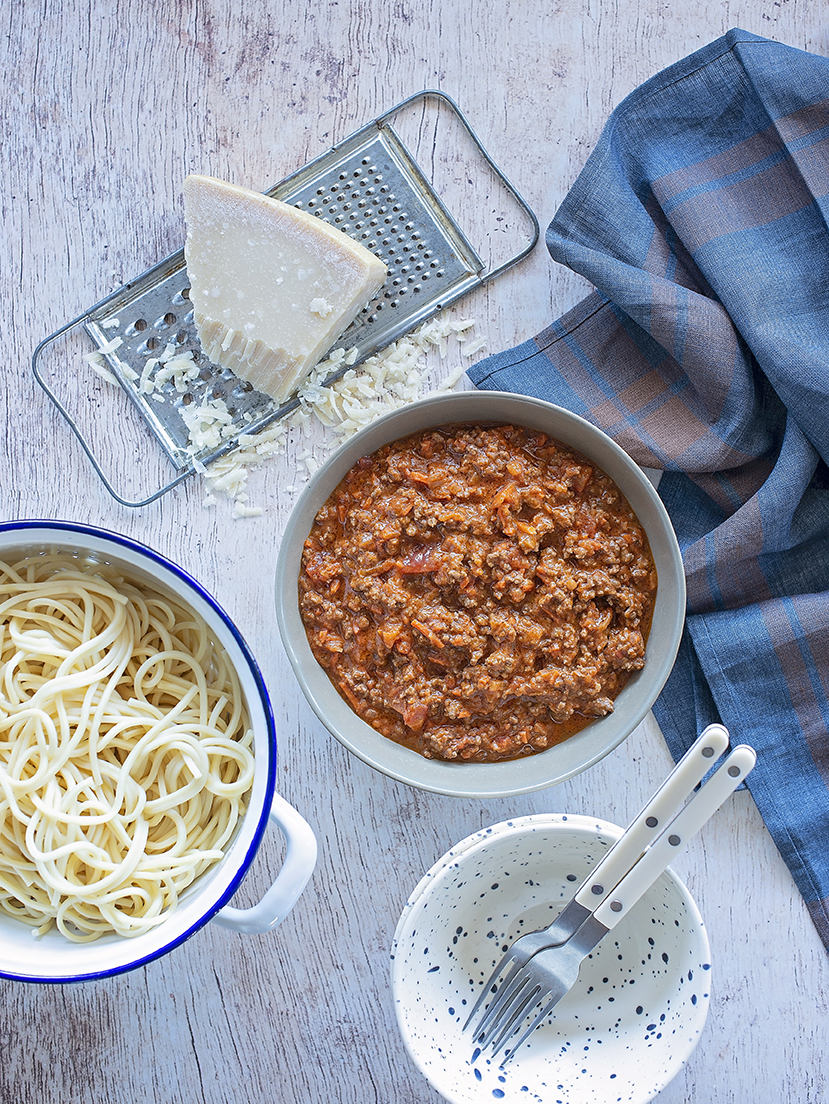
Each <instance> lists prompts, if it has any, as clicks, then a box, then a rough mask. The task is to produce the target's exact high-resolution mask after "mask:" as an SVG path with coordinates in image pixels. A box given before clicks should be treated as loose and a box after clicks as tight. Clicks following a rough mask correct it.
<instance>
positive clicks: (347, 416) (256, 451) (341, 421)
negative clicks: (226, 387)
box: [86, 311, 486, 518]
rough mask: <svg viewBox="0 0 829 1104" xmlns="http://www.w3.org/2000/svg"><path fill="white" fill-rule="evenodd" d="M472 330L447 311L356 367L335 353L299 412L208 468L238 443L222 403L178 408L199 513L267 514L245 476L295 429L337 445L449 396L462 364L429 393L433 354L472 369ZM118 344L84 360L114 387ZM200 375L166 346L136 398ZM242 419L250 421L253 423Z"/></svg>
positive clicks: (350, 356) (311, 465)
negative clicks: (110, 358)
mask: <svg viewBox="0 0 829 1104" xmlns="http://www.w3.org/2000/svg"><path fill="white" fill-rule="evenodd" d="M474 327H475V323H474V321H472V320H471V319H457V318H454V317H453V316H452V314H451V312H449V311H446V312H444V314H442V315H440V316H438V317H437V318H435V319H433V320H431V321H429V322H426V323H424V324H423V325H422V326H420V327H419V328H418V329H417V330H414V331H412V333H410V334H407V335H405V336H404V337H402V338H400V339H398V340H397V341H395V342H393V343H392V344H391V345H389V346H387V347H386V348H385V349H383V350H382V351H381V352H379V353H377V354H375V355H374V356H371V357H369V358H368V359H366V360H364V361H363V362H362V363H360V364H359V365H354V361H355V359H356V350H351V351H350V352H349V353H346V352H345V350H343V349H336V350H335V351H334V352H332V353H331V354H330V356H329V357H328V358H327V359H326V360H324V361H321V362H320V363H319V364H318V365H317V366H316V368H315V369H314V370H313V372H312V373H311V375H310V377H309V378H308V379H307V380H306V382H305V383H304V384H303V386H302V387H301V388H300V390H299V392H298V394H297V398H298V400H299V405H298V406H297V408H296V409H295V410H293V411H292V412H291V413H290V414H287V415H286V416H285V417H283V418H281V419H280V420H279V421H276V422H274V423H273V424H272V425H270V426H268V427H266V428H265V429H263V430H261V431H260V432H258V433H256V434H246V433H241V434H239V436H238V438H237V447H235V448H234V449H233V451H232V452H229V453H228V454H227V455H226V456H224V457H221V458H220V459H218V460H215V461H213V462H212V463H211V464H210V466H209V467H206V466H205V465H204V464H203V463H202V462H201V461H200V460H199V456H200V455H203V454H204V452H205V451H207V450H212V449H215V448H218V447H220V446H221V445H222V444H223V443H224V442H225V441H227V440H229V439H230V438H232V437H236V435H237V434H238V432H239V426H238V424H236V423H235V422H234V420H233V417H232V416H231V414H230V413H229V411H228V409H227V405H226V404H225V402H224V401H223V400H222V399H216V398H211V399H205V400H203V401H202V402H201V403H200V404H199V405H196V404H194V403H191V404H190V405H189V406H182V407H181V411H180V412H181V415H182V418H183V419H184V422H185V425H186V426H187V430H188V434H189V443H188V451H189V453H190V455H191V457H192V463H193V467H194V469H195V471H196V472H198V473H199V474H200V475H201V476H202V478H203V480H204V483H205V487H206V495H205V499H204V505H205V506H207V507H209V506H214V505H215V504H216V502H217V500H218V497H225V498H228V499H230V500H231V501H232V503H233V516H234V518H245V517H258V516H260V515H261V514H262V513H263V512H264V511H263V509H262V507H260V506H252V505H251V504H250V503H249V497H248V491H247V483H248V476H249V474H250V472H251V471H253V470H254V469H256V468H258V467H260V466H261V465H262V464H264V463H266V462H267V461H268V460H270V459H272V458H273V457H275V456H278V455H283V454H284V453H285V452H286V450H287V446H288V442H289V440H290V438H291V436H292V433H293V432H294V431H296V430H297V429H299V430H301V431H302V430H308V429H309V428H310V427H311V426H312V425H314V424H321V425H322V426H324V427H325V429H326V430H327V431H329V432H330V433H331V434H332V435H333V436H334V438H335V444H339V443H340V442H341V441H343V440H345V439H346V438H347V437H350V436H351V435H352V434H353V433H356V432H357V431H358V430H359V429H362V428H363V426H365V425H368V423H369V422H372V421H374V419H375V418H379V417H380V416H381V415H383V414H387V413H389V411H391V410H395V409H397V408H399V407H401V406H405V405H406V404H407V403H410V402H412V401H414V400H415V399H418V398H421V397H423V396H424V395H425V394H437V393H440V392H445V391H451V390H453V389H454V388H455V387H456V386H457V384H458V383H459V381H460V380H461V377H462V376H463V374H464V371H465V364H464V363H459V364H457V365H456V366H455V367H454V368H453V370H452V371H451V372H450V373H449V374H448V375H447V376H445V377H444V378H443V379H441V380H439V381H438V382H437V383H436V384H435V385H433V384H432V379H431V377H432V376H433V375H434V371H430V367H429V358H430V354H432V353H435V352H436V353H437V354H438V355H439V357H440V360H441V362H442V361H444V360H445V359H446V358H447V356H448V355H449V353H450V352H452V353H453V354H455V355H458V356H460V357H462V358H463V361H465V362H467V363H469V362H470V361H471V358H472V357H474V356H477V355H478V354H479V353H481V352H482V351H483V350H484V349H485V348H486V341H485V340H483V339H482V338H480V337H476V336H474V335H473V332H472V331H473V330H474ZM119 344H120V338H114V339H113V341H111V342H109V344H108V346H107V347H106V348H105V349H100V350H98V351H97V352H95V353H91V354H89V355H88V356H87V358H86V360H87V363H88V364H89V365H90V367H91V368H92V369H93V370H94V371H96V372H97V373H98V374H99V375H101V376H102V377H103V378H104V379H107V380H108V381H109V382H112V383H115V384H117V383H118V380H117V379H116V378H115V376H114V375H113V374H112V373H111V372H110V371H109V370H108V369H107V368H106V366H105V365H104V363H103V361H102V359H101V358H102V355H103V354H104V353H107V352H112V351H114V350H115V349H117V347H118V345H119ZM343 368H344V369H345V371H344V372H343V374H342V375H341V376H340V378H339V379H337V380H335V381H334V382H333V383H331V384H329V385H327V386H326V385H325V383H324V381H325V380H326V379H328V378H329V377H330V376H331V375H332V374H333V373H335V372H338V371H341V370H342V369H343ZM198 374H199V368H198V366H197V365H196V364H195V362H194V360H193V354H192V353H191V352H189V351H187V352H181V351H177V350H176V348H175V346H173V345H168V346H167V347H166V349H165V350H164V351H163V352H162V353H161V354H160V355H159V356H157V357H151V358H150V359H149V360H148V361H147V363H146V365H145V366H144V369H143V371H142V373H141V376H140V378H139V377H138V376H136V375H135V373H132V375H133V376H134V377H135V378H134V382H135V384H136V386H137V387H138V390H139V391H140V392H142V393H143V394H146V395H149V396H151V397H152V398H154V399H156V400H157V401H159V402H163V401H164V398H163V396H162V395H161V394H160V389H161V388H162V387H163V386H164V385H166V384H168V383H169V382H171V381H172V383H173V386H174V387H175V389H176V391H178V392H180V393H185V392H187V391H188V390H189V389H190V386H191V384H192V382H193V380H195V379H196V378H197V377H198ZM246 417H247V418H248V419H249V420H251V419H252V418H253V415H251V414H248V415H246ZM297 462H298V464H299V465H301V468H300V469H299V470H300V471H303V470H304V473H305V474H306V475H307V476H310V475H311V474H313V471H314V470H315V469H316V466H317V465H316V461H315V460H314V457H313V456H312V455H311V453H310V451H306V452H304V453H302V454H301V455H298V456H297ZM297 489H298V488H297V487H296V486H295V485H293V486H289V487H286V488H285V490H286V491H287V492H289V493H291V492H294V491H296V490H297Z"/></svg>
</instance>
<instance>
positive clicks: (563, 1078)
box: [392, 814, 711, 1104]
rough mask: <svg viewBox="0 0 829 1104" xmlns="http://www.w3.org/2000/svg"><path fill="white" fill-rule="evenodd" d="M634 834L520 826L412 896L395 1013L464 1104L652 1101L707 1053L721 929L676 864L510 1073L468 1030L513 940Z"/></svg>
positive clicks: (444, 864) (446, 862) (536, 819)
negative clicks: (700, 1046)
mask: <svg viewBox="0 0 829 1104" xmlns="http://www.w3.org/2000/svg"><path fill="white" fill-rule="evenodd" d="M621 831H622V830H621V829H620V828H618V827H616V825H613V824H608V823H606V822H605V821H601V820H594V819H591V818H589V817H583V816H567V815H563V814H538V815H533V816H525V817H519V818H516V819H515V820H511V821H506V822H505V823H503V824H498V825H495V826H494V827H492V828H486V829H484V830H483V831H481V832H477V833H475V835H473V836H470V837H468V838H467V839H465V840H463V841H462V842H461V843H459V844H458V845H457V846H456V847H453V848H452V850H451V851H449V852H447V854H446V855H444V856H443V858H441V859H440V860H439V861H438V862H437V863H435V865H434V866H433V867H432V868H431V870H429V872H428V873H427V874H426V875H425V876H424V878H423V879H422V880H421V881H420V883H419V884H418V886H417V887H416V889H415V890H414V892H413V894H412V896H411V897H410V898H409V901H408V902H407V904H406V907H405V909H404V910H403V914H402V916H401V917H400V921H399V923H398V925H397V930H396V932H395V936H394V946H393V950H392V989H393V993H394V1001H395V1011H396V1014H397V1020H398V1024H399V1027H400V1031H401V1033H402V1036H403V1041H404V1043H405V1045H406V1049H407V1050H408V1052H409V1054H410V1056H411V1058H412V1060H413V1061H414V1063H415V1064H416V1065H417V1067H418V1068H419V1069H420V1071H421V1072H422V1073H423V1074H424V1076H425V1077H426V1078H427V1079H428V1081H429V1083H430V1084H431V1085H432V1087H433V1088H435V1089H436V1090H437V1091H438V1092H439V1093H441V1094H442V1095H443V1096H444V1097H445V1098H446V1100H448V1101H450V1102H451V1104H482V1102H483V1101H485V1100H490V1099H491V1100H498V1101H504V1102H505V1104H513V1102H514V1104H615V1102H619V1101H624V1102H626V1104H644V1102H646V1101H649V1100H652V1099H653V1097H654V1096H655V1095H656V1094H657V1093H658V1092H659V1091H660V1090H661V1089H663V1088H664V1087H665V1085H667V1084H668V1082H669V1081H670V1080H671V1079H672V1078H673V1077H675V1076H676V1074H677V1073H678V1072H679V1070H680V1069H681V1068H682V1066H683V1064H684V1063H685V1062H686V1061H687V1059H688V1057H689V1056H690V1054H691V1053H692V1051H693V1050H694V1047H695V1046H696V1044H697V1041H698V1039H699V1036H700V1033H701V1032H702V1029H703V1025H704V1024H705V1018H706V1015H707V1012H708V1005H709V992H710V977H711V975H710V960H709V946H708V937H707V935H706V932H705V927H704V925H703V922H702V918H701V917H700V914H699V911H698V910H697V907H696V905H695V904H694V901H693V899H692V898H691V896H690V894H689V893H688V890H687V889H686V888H685V886H684V885H683V883H682V882H681V881H680V880H679V878H677V877H676V875H675V874H673V872H672V871H670V870H668V871H666V872H665V873H664V874H663V875H662V876H661V877H660V878H659V880H658V881H657V882H656V883H655V884H654V886H653V887H652V888H651V889H650V890H649V891H648V893H647V894H646V895H645V896H644V897H643V898H642V900H641V901H640V902H639V903H638V905H636V907H635V908H634V909H633V910H632V911H631V913H630V914H629V916H627V917H626V918H625V919H624V920H622V921H621V922H620V924H619V925H618V927H617V928H615V929H614V930H613V931H612V932H611V933H610V934H609V935H608V936H607V937H606V939H605V940H604V941H603V942H602V943H600V944H599V946H598V947H597V948H596V950H595V951H594V952H593V954H592V955H591V956H590V957H589V958H588V959H586V960H585V962H584V963H583V964H582V967H581V971H580V974H579V978H578V981H577V982H576V985H575V986H574V988H573V989H571V990H570V992H569V993H568V994H567V996H566V997H564V998H563V1000H562V1001H561V1003H560V1004H559V1006H558V1007H557V1009H556V1010H555V1013H554V1015H553V1016H552V1017H551V1018H550V1019H549V1020H548V1021H547V1022H546V1023H545V1024H543V1025H542V1026H541V1027H539V1028H538V1029H537V1030H536V1031H535V1032H534V1034H533V1035H532V1036H531V1037H530V1038H529V1039H528V1040H527V1042H526V1043H525V1044H524V1045H523V1047H521V1049H520V1050H519V1051H518V1052H517V1054H516V1055H515V1057H514V1058H513V1059H512V1061H510V1062H508V1063H507V1065H506V1066H505V1067H504V1069H503V1070H502V1069H499V1068H498V1063H499V1062H500V1057H498V1058H496V1059H494V1060H493V1059H488V1058H487V1057H485V1056H484V1055H482V1054H477V1055H476V1054H475V1052H474V1051H473V1047H472V1045H471V1042H470V1036H469V1033H467V1034H462V1033H461V1029H462V1027H463V1024H464V1022H465V1020H466V1017H467V1015H468V1013H469V1010H470V1009H471V1007H472V1005H473V1004H474V1003H475V1000H476V999H477V997H478V993H479V991H480V986H481V985H483V984H484V982H485V981H486V979H487V978H488V977H489V975H490V973H491V971H492V970H493V969H494V967H495V964H496V963H497V961H498V960H499V959H500V957H501V955H502V954H503V951H504V949H505V947H506V946H507V945H508V944H509V943H511V942H512V941H513V940H514V939H516V938H517V937H518V936H519V935H521V934H523V933H524V932H527V931H532V930H534V929H536V928H540V927H544V926H546V925H547V924H549V923H551V922H552V920H553V919H555V917H556V915H557V914H558V913H559V912H560V910H561V908H562V907H563V905H564V904H565V902H566V901H567V900H569V898H570V897H571V896H572V895H573V892H574V890H575V889H576V887H577V886H578V885H579V883H580V882H581V880H582V878H583V877H584V875H585V874H586V873H587V871H588V870H589V869H590V867H591V866H594V865H595V864H596V863H597V862H598V860H599V859H600V858H601V856H602V855H603V854H604V852H605V851H606V849H607V848H608V847H609V846H610V845H611V844H612V843H613V842H614V840H616V839H617V838H618V837H619V836H620V835H621Z"/></svg>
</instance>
